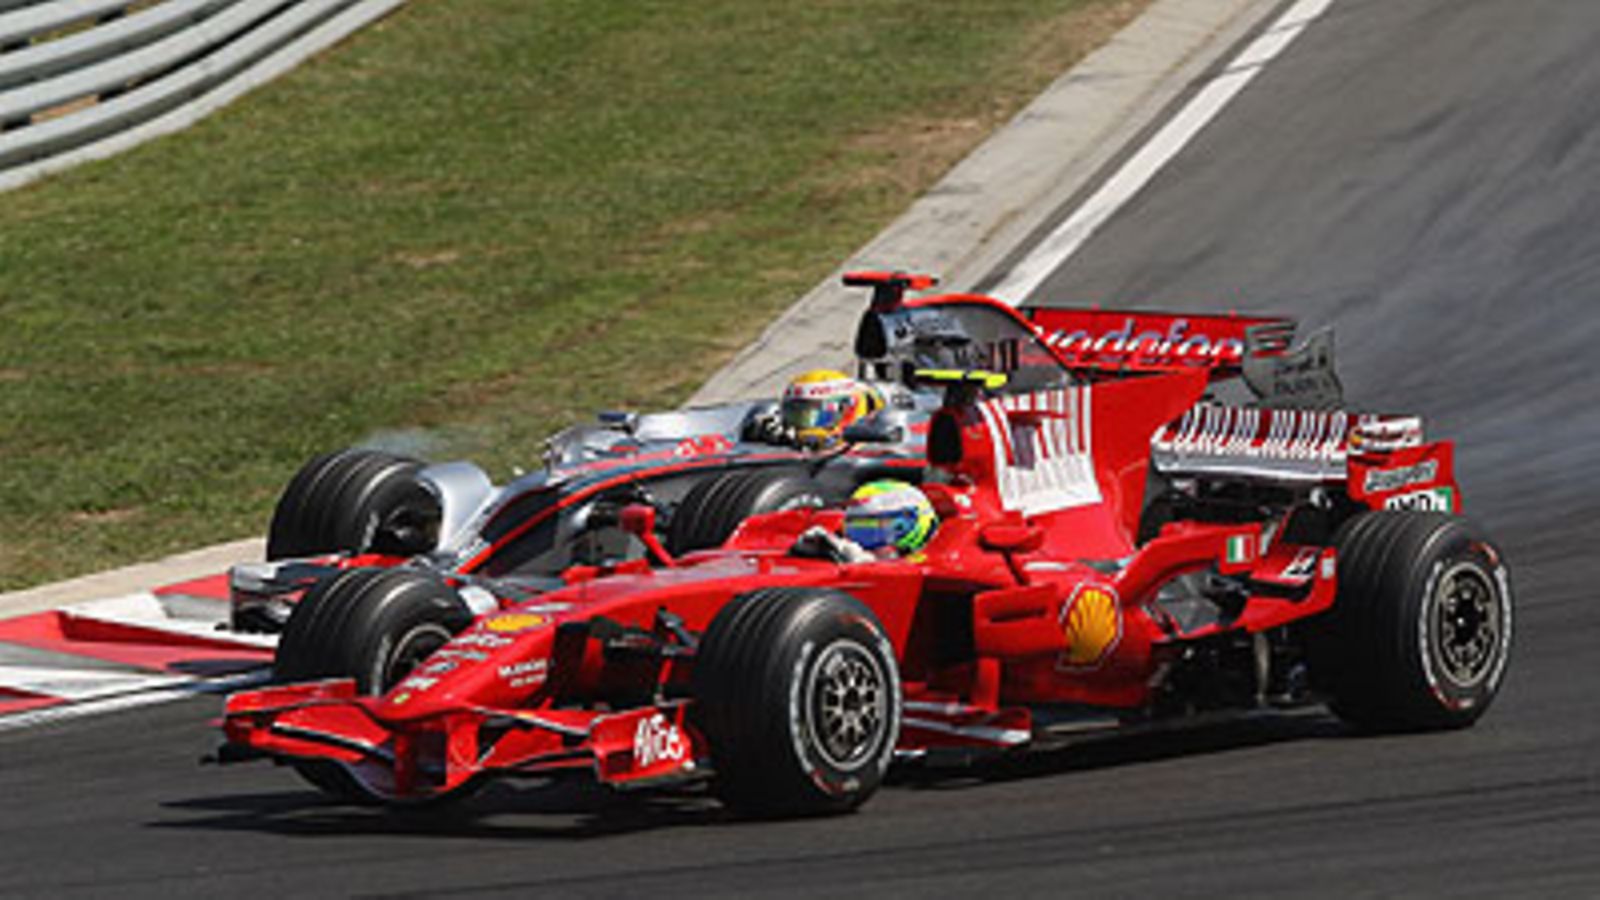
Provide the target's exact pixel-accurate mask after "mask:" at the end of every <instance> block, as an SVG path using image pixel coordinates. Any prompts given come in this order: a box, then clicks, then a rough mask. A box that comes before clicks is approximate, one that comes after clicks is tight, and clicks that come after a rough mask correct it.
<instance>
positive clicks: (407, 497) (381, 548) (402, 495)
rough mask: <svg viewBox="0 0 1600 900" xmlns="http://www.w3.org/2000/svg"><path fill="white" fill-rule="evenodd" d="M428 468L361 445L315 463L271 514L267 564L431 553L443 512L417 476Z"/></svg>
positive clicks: (305, 469)
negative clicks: (331, 555)
mask: <svg viewBox="0 0 1600 900" xmlns="http://www.w3.org/2000/svg"><path fill="white" fill-rule="evenodd" d="M422 467H423V464H422V463H421V462H420V461H418V460H415V459H411V458H409V457H404V456H396V455H395V454H393V453H385V452H382V451H379V450H362V449H357V448H347V449H344V450H337V451H334V452H332V453H325V454H323V455H321V456H318V457H315V458H313V459H311V460H309V461H308V462H307V463H306V464H305V465H304V466H301V467H300V471H299V472H297V473H295V476H294V478H292V479H290V481H289V484H288V486H287V487H285V488H284V491H283V494H282V495H281V496H280V497H279V498H278V503H277V506H276V507H275V508H274V509H273V512H272V524H271V526H270V527H269V528H268V530H267V559H289V558H293V557H300V556H313V555H316V554H321V553H341V552H344V553H365V552H369V551H370V552H378V553H391V554H394V555H397V556H410V555H414V554H417V553H425V552H427V551H428V550H431V549H433V546H434V544H435V542H436V540H437V536H438V526H439V516H440V507H439V501H438V498H436V497H435V496H434V495H433V493H432V492H431V491H429V490H428V489H427V488H426V487H425V486H424V485H423V484H422V482H421V481H420V480H419V479H418V478H417V473H418V472H419V471H421V470H422Z"/></svg>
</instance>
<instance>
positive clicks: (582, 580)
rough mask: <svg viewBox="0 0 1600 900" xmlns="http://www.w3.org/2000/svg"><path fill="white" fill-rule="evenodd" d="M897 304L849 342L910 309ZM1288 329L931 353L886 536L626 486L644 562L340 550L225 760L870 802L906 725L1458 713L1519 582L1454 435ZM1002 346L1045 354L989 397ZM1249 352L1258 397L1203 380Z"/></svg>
mask: <svg viewBox="0 0 1600 900" xmlns="http://www.w3.org/2000/svg"><path fill="white" fill-rule="evenodd" d="M915 302H916V301H914V300H907V301H904V303H905V306H906V308H907V309H910V308H914V304H915ZM997 309H1002V310H1005V313H1004V314H1006V315H1011V316H1016V317H1017V319H1018V321H1019V322H1021V321H1023V320H1022V318H1021V317H1020V316H1017V314H1016V313H1013V312H1011V311H1010V310H1009V309H1007V308H1005V307H1003V306H999V305H997ZM903 311H904V310H901V309H899V308H892V309H891V308H884V309H880V310H877V312H878V313H880V319H879V321H878V323H877V325H876V326H875V325H874V324H873V323H872V322H870V321H869V322H868V323H867V324H866V325H864V328H865V329H866V330H868V331H870V330H871V329H872V328H874V327H878V326H881V327H882V328H883V333H882V334H877V335H871V334H869V335H867V336H866V339H865V341H864V342H862V343H865V344H866V345H867V346H869V347H873V346H880V345H881V346H887V344H888V343H891V342H892V341H893V340H895V339H896V338H895V334H896V325H897V324H904V323H905V322H906V321H910V319H908V318H907V317H904V316H902V315H901V313H902V312H903ZM1287 328H1288V326H1287V324H1286V323H1283V322H1281V321H1276V320H1270V321H1269V320H1250V319H1238V318H1225V317H1192V316H1191V317H1186V318H1180V317H1177V316H1161V315H1153V314H1120V313H1119V314H1109V313H1089V312H1081V313H1079V312H1063V311H1045V312H1039V313H1036V314H1035V321H1034V322H1033V323H1032V324H1031V325H1030V326H1029V329H1028V330H1027V333H1028V334H1029V335H1031V337H1030V338H1029V339H1028V340H1025V341H1021V342H1019V341H1017V340H1015V339H1014V338H1007V339H1006V341H1005V342H1004V345H1003V346H1002V345H999V344H997V345H995V346H991V347H986V348H982V347H980V348H976V350H978V351H981V353H979V354H978V355H979V356H981V357H983V358H985V359H987V361H988V364H989V365H988V367H987V368H988V369H989V371H974V370H971V369H957V370H946V371H924V372H922V373H920V376H919V377H920V378H921V379H922V380H924V381H926V382H931V383H934V384H939V385H942V386H943V390H944V392H945V400H944V403H943V405H942V406H941V407H940V408H939V409H938V411H937V412H936V413H935V414H934V417H933V420H932V424H931V428H930V431H929V436H928V443H927V448H928V458H929V462H930V464H931V465H932V467H933V468H934V474H933V475H931V476H930V478H929V479H928V480H927V481H926V482H925V483H924V484H923V486H922V488H921V490H923V491H924V492H925V494H926V496H927V497H928V499H929V500H930V501H931V503H932V505H933V507H934V508H935V510H936V511H937V513H938V516H939V520H940V521H939V525H938V528H937V530H936V531H935V532H934V534H933V536H932V538H931V540H930V541H929V542H928V543H927V544H926V545H925V546H924V547H922V548H921V549H920V550H919V551H917V552H916V553H914V554H912V555H909V556H906V557H903V558H897V557H871V558H866V559H863V558H862V556H861V555H860V554H858V553H853V552H850V550H851V548H850V547H849V546H847V545H846V544H845V543H844V540H843V538H840V537H838V534H837V533H838V531H839V527H840V522H841V519H842V518H843V516H844V513H843V512H841V511H839V510H826V509H796V510H790V511H784V512H775V513H770V514H765V515H760V516H755V517H753V518H751V519H748V520H746V521H745V523H744V524H743V525H742V526H741V527H740V528H739V529H738V530H737V531H736V532H735V533H734V535H733V536H732V537H731V538H730V539H729V540H728V541H727V543H726V544H724V545H723V546H722V547H720V548H716V549H711V550H700V551H695V552H693V553H689V554H685V555H684V556H682V557H680V558H674V557H672V556H670V555H669V554H668V553H667V551H666V550H665V549H664V548H663V547H662V546H661V544H660V542H659V541H658V540H657V539H656V538H655V530H654V523H653V521H652V519H653V515H654V513H653V510H651V509H650V508H649V507H646V506H631V507H627V508H625V509H623V510H622V512H621V513H620V524H621V526H622V527H623V528H625V529H626V530H627V531H628V533H630V534H632V535H634V536H635V537H637V538H638V539H639V540H640V541H642V542H643V543H644V544H645V545H646V546H647V547H648V548H649V550H650V558H649V559H647V560H634V561H629V562H624V563H620V564H616V565H613V566H608V567H575V568H573V569H570V570H568V571H567V572H566V573H565V575H564V581H565V586H563V587H561V588H558V589H556V590H552V591H549V592H547V593H543V594H541V595H539V596H537V597H533V598H531V599H528V598H527V597H526V594H525V593H523V594H517V593H516V592H511V591H507V592H498V591H497V588H496V584H495V582H494V581H493V580H488V579H473V578H470V577H461V576H450V575H444V574H440V573H437V572H431V571H427V570H422V569H414V568H388V569H359V568H358V569H350V570H347V571H344V572H342V573H340V574H339V575H337V576H336V577H334V578H332V579H330V580H327V581H324V582H322V583H321V584H319V585H317V586H316V587H315V588H313V589H312V590H311V591H310V592H308V594H307V595H306V597H305V599H304V600H303V601H302V602H301V603H300V604H299V605H298V607H297V608H296V609H295V611H294V613H293V615H292V617H291V618H290V620H289V622H288V625H287V628H286V630H285V632H284V635H283V638H282V643H281V645H280V647H279V650H278V657H277V664H278V673H279V675H280V677H281V678H282V679H283V680H285V681H288V682H290V683H286V684H281V685H277V686H273V687H268V688H265V689H261V690H252V691H246V692H242V693H237V694H234V695H233V696H231V697H230V698H229V699H228V702H227V709H226V714H225V718H224V721H223V729H224V731H225V734H226V739H227V740H226V743H225V744H224V745H223V747H222V749H221V751H220V753H219V758H220V759H221V760H223V761H236V760H244V759H252V758H260V757H270V758H273V759H277V760H279V761H284V762H288V763H289V764H291V765H293V766H294V767H295V768H296V769H297V770H298V771H299V772H300V773H301V774H302V775H303V776H304V777H306V778H307V779H308V780H310V781H311V782H313V783H314V784H316V785H317V786H319V787H321V788H323V789H325V790H327V791H329V792H332V793H335V794H339V795H343V796H347V797H352V798H358V799H373V800H381V801H389V802H408V801H416V800H427V799H434V798H441V797H447V796H450V795H455V794H459V793H463V792H464V791H465V790H466V789H467V788H469V787H470V786H471V785H473V784H474V783H476V782H479V781H480V780H482V779H485V778H490V777H505V776H549V775H553V774H557V773H563V772H580V773H587V774H591V775H592V776H593V777H595V778H597V779H599V780H600V781H601V782H603V783H605V784H608V785H613V786H616V787H633V786H640V785H659V784H663V783H674V782H684V781H690V780H697V779H703V778H709V779H710V780H711V785H712V788H713V790H714V791H715V793H716V795H717V796H718V797H719V798H721V799H722V800H723V801H724V802H725V803H727V804H728V805H730V806H732V807H733V808H735V809H737V810H740V811H742V812H747V813H753V814H760V815H783V814H807V813H816V812H831V811H842V810H846V809H850V808H853V807H855V806H857V805H858V804H860V803H861V802H862V801H863V800H865V799H866V798H867V797H868V796H870V795H871V794H872V793H873V791H874V790H875V789H876V788H877V787H878V785H879V783H880V779H881V778H882V776H883V774H884V771H885V770H886V768H887V767H888V766H889V765H890V763H891V761H892V760H893V759H895V758H896V757H897V756H902V757H917V756H929V757H933V756H938V755H942V754H948V755H951V756H954V757H958V758H966V757H970V756H972V755H974V754H982V753H991V752H1009V751H1016V750H1020V749H1023V748H1027V747H1037V746H1041V745H1046V744H1051V743H1054V742H1056V741H1059V740H1066V739H1070V738H1071V737H1073V736H1076V735H1081V734H1083V733H1085V732H1090V731H1104V730H1106V729H1122V728H1130V727H1140V726H1144V725H1149V724H1152V723H1162V722H1167V721H1173V720H1181V719H1185V718H1188V717H1192V716H1194V715H1196V714H1197V713H1206V712H1221V711H1233V710H1261V709H1272V708H1280V707H1293V706H1301V705H1307V704H1314V703H1321V702H1327V703H1329V704H1330V705H1331V707H1332V709H1333V710H1334V711H1335V712H1336V713H1337V714H1338V715H1339V716H1341V717H1343V718H1344V719H1346V720H1348V721H1350V722H1352V723H1355V724H1357V725H1359V726H1362V727H1367V728H1377V729H1433V728H1453V727H1460V726H1465V725H1469V724H1471V723H1472V722H1474V721H1475V720H1476V719H1477V718H1478V717H1479V716H1480V715H1481V714H1482V713H1483V711H1484V709H1485V708H1486V707H1487V706H1488V705H1489V703H1490V701H1491V700H1492V699H1493V697H1494V696H1495V693H1496V691H1497V689H1498V687H1499V684H1500V681H1501V676H1502V673H1503V671H1504V667H1505V663H1506V659H1507V653H1508V648H1509V643H1510V635H1511V615H1512V609H1511V591H1510V587H1509V583H1508V580H1507V572H1506V567H1505V564H1504V562H1503V561H1502V559H1501V557H1500V554H1499V552H1498V551H1497V550H1496V549H1495V547H1494V546H1493V545H1492V544H1491V543H1489V542H1488V540H1487V539H1486V538H1485V537H1484V536H1483V535H1482V534H1481V533H1480V532H1479V531H1478V530H1477V529H1476V528H1475V527H1474V526H1473V525H1471V524H1469V523H1468V522H1467V521H1466V520H1464V519H1462V518H1459V517H1458V516H1457V515H1456V513H1457V512H1458V511H1459V504H1460V496H1459V492H1458V491H1457V489H1456V484H1455V480H1454V472H1453V468H1452V455H1451V453H1452V448H1451V445H1450V444H1448V443H1428V442H1425V441H1424V440H1423V437H1422V434H1421V427H1420V423H1419V422H1418V420H1416V419H1415V418H1411V417H1402V416H1373V415H1356V414H1351V413H1347V412H1344V411H1341V410H1339V409H1336V408H1327V407H1328V406H1329V399H1330V394H1329V391H1330V385H1331V384H1332V382H1331V378H1332V376H1331V369H1330V368H1329V367H1328V366H1327V365H1326V363H1327V358H1326V357H1327V356H1328V351H1329V350H1330V349H1331V348H1330V347H1328V346H1327V345H1326V343H1325V342H1319V341H1313V342H1312V343H1311V344H1310V345H1308V346H1307V347H1305V348H1301V350H1298V351H1289V350H1288V348H1287V345H1286V342H1285V341H1284V340H1283V339H1284V338H1285V332H1286V330H1287ZM903 336H904V335H902V337H903ZM968 337H970V336H968ZM968 349H969V350H973V349H974V348H972V347H971V346H970V341H969V346H968ZM1241 375H1243V376H1244V378H1243V379H1240V378H1239V377H1238V376H1241ZM1007 377H1010V378H1012V379H1016V380H1018V381H1021V382H1024V383H1028V384H1030V385H1032V384H1036V385H1039V387H1038V388H1037V389H1036V390H1031V391H1029V392H1026V393H1008V394H1006V395H1003V396H991V395H990V391H991V390H992V389H993V388H995V387H996V386H998V385H999V384H1000V383H1001V381H1002V380H1003V379H1006V378H1007ZM1241 380H1242V381H1245V382H1248V384H1249V386H1251V387H1252V388H1254V392H1255V393H1254V396H1253V397H1247V398H1245V399H1242V400H1236V401H1228V400H1225V399H1223V398H1224V397H1225V395H1226V393H1227V391H1228V390H1229V389H1232V388H1235V387H1238V386H1239V383H1240V382H1241ZM1312 407H1322V408H1312ZM485 597H489V598H492V599H493V601H494V602H493V603H492V604H490V606H492V607H493V608H492V609H490V610H489V611H487V612H484V613H482V614H480V615H477V616H474V615H473V614H472V613H471V612H470V611H469V610H470V609H472V608H473V607H475V606H476V607H477V608H480V609H481V608H484V602H483V601H484V599H485ZM519 597H520V598H522V599H520V600H519V599H518V598H519ZM464 598H465V599H464Z"/></svg>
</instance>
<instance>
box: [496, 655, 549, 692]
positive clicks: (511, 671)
mask: <svg viewBox="0 0 1600 900" xmlns="http://www.w3.org/2000/svg"><path fill="white" fill-rule="evenodd" d="M549 667H550V661H549V660H545V659H530V660H527V661H526V662H519V663H511V664H509V665H504V666H501V667H500V669H499V672H500V677H501V678H502V679H504V680H505V681H506V682H507V683H508V684H509V685H510V686H511V687H514V688H526V687H534V686H536V685H540V684H544V679H545V675H546V674H547V673H548V672H549Z"/></svg>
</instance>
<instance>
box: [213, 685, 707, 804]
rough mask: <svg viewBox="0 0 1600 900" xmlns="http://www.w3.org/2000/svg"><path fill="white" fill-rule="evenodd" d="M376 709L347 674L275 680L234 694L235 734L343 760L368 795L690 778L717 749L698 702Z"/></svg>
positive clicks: (230, 725)
mask: <svg viewBox="0 0 1600 900" xmlns="http://www.w3.org/2000/svg"><path fill="white" fill-rule="evenodd" d="M375 705H376V700H375V698H368V697H361V696H357V694H356V686H355V682H354V681H352V680H350V679H347V678H346V679H334V680H329V681H319V682H312V683H307V684H295V685H284V686H280V687H269V688H264V689H261V690H254V691H245V692H242V693H237V694H234V695H232V696H230V697H229V698H228V703H227V707H226V710H225V713H224V718H223V730H224V732H225V733H226V735H227V738H228V743H229V744H230V745H231V746H232V748H234V749H233V750H232V751H231V752H233V753H244V754H249V753H256V754H262V755H266V756H271V757H274V758H280V759H317V760H328V761H333V762H338V763H343V764H344V765H345V766H346V767H347V768H348V769H349V770H350V772H351V774H352V775H353V776H354V777H355V778H356V779H358V780H359V781H360V782H361V783H362V785H363V786H364V787H365V788H366V789H367V790H368V791H370V792H371V793H373V794H374V795H377V796H380V797H387V798H395V799H426V798H427V797H430V796H434V795H438V794H444V793H449V792H450V791H453V790H455V789H456V788H459V787H461V786H462V785H464V784H465V783H466V782H468V781H469V780H472V779H473V778H476V777H478V776H481V775H502V776H509V775H541V774H554V773H558V772H563V771H574V770H576V771H583V770H589V771H592V772H593V774H594V776H595V777H596V778H597V779H598V780H599V781H600V782H601V783H603V784H608V785H612V786H614V787H636V786H643V785H646V784H656V783H662V782H674V781H685V780H689V779H692V778H695V777H698V776H699V774H700V773H701V772H702V770H704V769H705V768H706V763H707V761H708V759H709V756H710V754H709V750H708V748H707V746H706V742H705V739H704V738H703V737H702V736H701V735H700V734H699V733H698V732H697V731H696V730H695V729H694V728H693V726H691V725H690V724H689V723H688V721H687V717H686V713H687V709H688V703H687V701H676V702H672V703H667V704H663V705H660V706H644V707H639V708H636V709H629V710H624V711H620V712H598V711H591V710H504V709H487V708H475V707H458V708H454V709H451V710H449V711H447V712H441V713H438V714H436V715H430V716H425V717H420V718H415V719H407V720H404V721H385V720H383V719H380V718H379V717H378V716H377V715H376V714H375V713H374V712H373V707H374V706H375Z"/></svg>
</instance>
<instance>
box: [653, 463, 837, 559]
mask: <svg viewBox="0 0 1600 900" xmlns="http://www.w3.org/2000/svg"><path fill="white" fill-rule="evenodd" d="M827 504H828V494H827V491H826V489H824V488H823V486H822V485H821V484H818V483H817V481H816V479H814V478H812V477H811V476H810V475H808V474H806V473H805V472H803V471H800V470H797V469H787V468H777V469H754V470H749V469H745V470H735V471H732V472H722V473H720V474H717V475H712V476H710V477H709V478H706V479H705V480H703V481H700V482H699V483H697V484H695V486H694V487H692V488H690V489H689V492H688V493H687V494H685V495H684V497H683V500H682V501H680V502H679V503H678V507H677V509H676V510H674V511H673V514H672V523H671V526H670V528H669V530H668V534H667V546H668V548H669V549H670V550H671V551H672V552H673V553H674V554H679V553H688V552H689V551H691V550H703V549H705V548H707V547H717V546H721V544H722V542H723V541H726V540H727V539H728V538H729V536H731V535H732V534H733V532H734V529H736V528H738V527H739V523H740V522H743V521H744V520H745V519H748V518H749V517H751V516H753V515H757V514H760V513H769V512H778V511H780V510H785V509H798V508H801V507H808V506H809V507H821V506H826V505H827Z"/></svg>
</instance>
